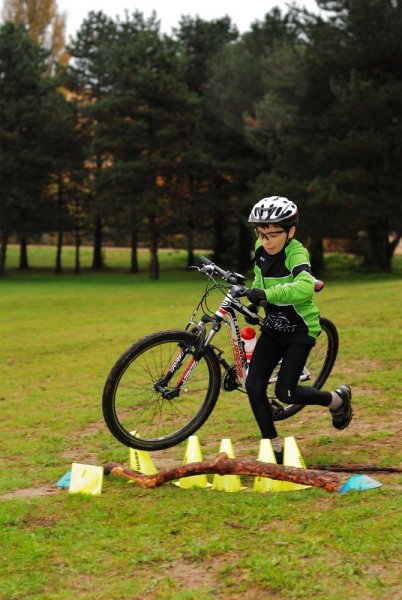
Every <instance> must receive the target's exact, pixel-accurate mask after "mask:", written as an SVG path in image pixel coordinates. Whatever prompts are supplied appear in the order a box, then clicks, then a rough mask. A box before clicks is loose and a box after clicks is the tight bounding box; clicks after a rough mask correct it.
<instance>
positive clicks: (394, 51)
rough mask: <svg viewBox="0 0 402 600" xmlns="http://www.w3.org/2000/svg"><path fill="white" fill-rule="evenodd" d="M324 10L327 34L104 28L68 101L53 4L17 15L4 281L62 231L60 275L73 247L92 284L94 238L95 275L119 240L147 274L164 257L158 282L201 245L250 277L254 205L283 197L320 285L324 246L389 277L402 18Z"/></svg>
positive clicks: (5, 144) (94, 27)
mask: <svg viewBox="0 0 402 600" xmlns="http://www.w3.org/2000/svg"><path fill="white" fill-rule="evenodd" d="M318 5H319V7H320V8H321V9H322V13H321V15H320V16H317V15H316V14H310V13H309V12H308V11H306V10H304V9H303V10H301V9H298V8H297V7H296V6H292V8H290V9H289V11H288V12H287V13H286V14H283V13H282V12H281V11H280V10H279V9H274V10H272V11H271V12H269V13H268V14H267V15H265V17H264V19H263V20H262V21H257V22H255V23H253V25H252V26H251V29H250V31H248V32H246V33H244V34H243V35H242V36H240V35H239V33H238V32H237V30H236V28H235V27H234V26H233V25H232V23H231V21H230V19H229V18H227V17H225V18H223V19H217V20H214V21H210V22H207V21H204V20H202V19H200V18H198V17H197V18H191V17H183V18H182V20H181V22H180V23H179V27H178V28H177V29H176V30H175V31H174V32H173V35H172V36H171V37H169V36H166V35H163V34H162V33H161V31H160V23H159V21H158V19H157V15H156V14H155V13H153V14H152V16H151V17H150V18H149V19H145V18H144V16H143V15H142V14H141V13H140V12H138V11H136V12H134V13H133V14H127V15H126V17H125V19H122V20H120V19H111V18H109V17H107V16H106V15H104V14H103V13H102V12H92V13H89V15H88V16H87V18H86V19H85V20H84V22H83V24H82V25H81V28H80V29H79V31H78V32H77V35H76V36H75V38H74V39H73V40H72V42H71V44H70V48H69V49H68V50H69V53H70V56H71V60H70V63H69V65H68V66H66V68H65V69H64V72H63V85H64V93H63V95H62V94H60V93H59V92H58V91H57V86H59V85H60V80H58V79H57V78H56V77H55V71H54V70H51V69H50V70H49V62H48V57H49V51H50V52H51V51H52V44H51V35H50V34H51V31H52V28H53V30H55V29H54V28H56V29H57V27H56V25H57V23H60V24H62V21H63V18H62V17H61V16H60V15H58V13H57V7H56V4H55V2H54V0H41V1H40V3H39V4H38V3H35V2H33V0H27V2H22V1H21V0H7V2H6V5H5V8H6V14H7V15H8V18H9V19H11V20H12V21H14V23H5V24H4V25H3V26H2V28H1V30H0V92H1V97H0V117H1V129H0V136H1V148H0V152H1V157H0V158H1V166H0V175H1V178H2V187H1V191H0V194H1V196H0V198H1V205H0V225H1V231H2V239H3V245H2V248H3V250H2V257H3V258H2V263H1V264H2V268H3V269H4V264H5V249H6V245H7V239H8V238H9V236H10V235H14V236H17V237H18V238H21V239H25V240H27V239H28V238H29V237H32V236H34V235H37V234H39V233H40V232H44V231H55V232H57V237H58V246H59V251H58V259H57V264H56V270H57V271H60V270H61V248H62V244H63V239H64V237H65V235H66V234H67V233H68V232H69V233H70V235H73V237H74V239H75V244H76V248H77V251H76V256H77V261H76V272H79V270H80V269H79V247H80V244H81V243H82V239H83V238H84V237H85V239H88V236H89V235H91V236H93V245H94V258H93V267H94V268H100V267H102V266H104V265H103V254H102V244H103V243H104V239H105V236H106V237H107V239H108V240H109V241H110V240H118V241H119V242H122V241H124V242H125V243H129V244H130V246H131V248H132V258H131V267H130V270H131V272H133V273H135V272H136V271H137V270H138V261H137V248H138V245H139V244H147V245H148V246H149V248H150V249H151V264H150V276H151V277H158V276H159V265H158V247H160V245H161V244H166V243H172V240H173V241H175V242H176V243H180V244H182V245H183V246H185V247H186V248H187V249H188V254H189V262H193V260H194V258H193V252H194V248H195V247H197V245H198V246H200V245H201V246H204V247H205V246H206V247H209V248H211V250H212V252H213V255H214V257H215V258H216V260H219V261H221V262H222V261H223V262H225V263H226V264H227V265H228V267H234V268H240V269H244V268H247V267H248V266H249V257H250V250H251V247H252V240H251V237H250V231H249V228H248V226H247V216H248V212H249V209H250V205H251V204H253V203H254V202H255V201H256V200H258V199H259V198H260V197H262V196H267V195H273V194H281V195H288V196H290V197H291V198H292V199H294V200H296V201H297V203H298V205H299V206H300V209H301V214H302V219H301V225H300V229H299V235H301V236H302V237H303V239H304V240H305V241H306V242H307V243H309V244H310V248H311V250H312V252H313V259H314V264H315V268H316V269H317V270H318V269H319V268H320V267H321V266H322V249H323V239H324V238H346V239H348V240H350V241H351V242H353V244H354V250H355V251H356V252H358V253H359V254H360V255H361V256H362V258H363V261H364V264H365V265H366V266H367V267H369V268H378V269H382V270H388V269H389V268H390V266H391V258H392V254H393V252H394V250H395V247H396V245H397V244H398V242H399V240H400V239H401V233H402V214H401V210H402V209H401V202H400V199H399V196H400V190H401V183H402V182H401V171H400V168H399V165H400V163H401V143H402V131H401V123H402V119H401V117H402V115H401V110H402V67H401V65H402V60H401V59H402V56H401V53H402V50H401V45H400V39H401V38H402V3H401V2H399V1H397V0H318ZM38 6H40V7H41V8H40V11H39V12H35V10H34V8H35V7H38ZM58 18H59V21H58V20H57V19H58ZM15 23H21V24H22V25H21V26H16V24H15ZM62 29H63V28H62V26H61V25H60V28H59V29H57V30H58V31H59V34H60V35H59V39H60V40H61V39H62ZM49 36H50V37H49ZM60 47H61V45H60V46H59V48H60ZM54 48H56V46H55V47H54ZM45 49H47V52H45ZM54 56H57V50H54Z"/></svg>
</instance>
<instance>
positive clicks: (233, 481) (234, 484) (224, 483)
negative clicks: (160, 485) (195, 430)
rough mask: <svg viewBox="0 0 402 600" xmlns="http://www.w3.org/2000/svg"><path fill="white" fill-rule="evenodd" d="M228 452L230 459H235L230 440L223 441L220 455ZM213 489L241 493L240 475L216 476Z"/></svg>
mask: <svg viewBox="0 0 402 600" xmlns="http://www.w3.org/2000/svg"><path fill="white" fill-rule="evenodd" d="M221 452H226V454H227V455H228V457H229V458H234V457H235V455H234V452H233V446H232V442H231V441H230V439H228V438H226V439H223V440H222V441H221V445H220V448H219V453H221ZM212 489H214V490H219V491H223V492H240V490H241V489H242V488H241V482H240V476H239V475H218V474H215V475H214V478H213V480H212Z"/></svg>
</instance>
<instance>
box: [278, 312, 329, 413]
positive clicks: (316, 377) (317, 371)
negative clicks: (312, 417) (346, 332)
mask: <svg viewBox="0 0 402 600" xmlns="http://www.w3.org/2000/svg"><path fill="white" fill-rule="evenodd" d="M320 325H321V329H322V331H321V334H320V335H319V337H318V339H317V342H316V345H315V346H314V347H313V348H312V349H311V352H310V355H309V357H308V359H307V363H306V366H305V368H304V372H303V375H302V380H301V381H300V385H309V386H312V387H315V388H317V389H321V388H322V386H323V385H324V383H325V382H326V380H327V379H328V377H329V375H330V373H331V371H332V368H333V366H334V364H335V360H336V356H337V354H338V347H339V336H338V332H337V329H336V327H335V325H334V324H333V323H332V321H330V320H329V319H326V318H325V317H321V318H320ZM269 400H270V402H271V407H272V412H273V417H274V421H282V420H284V419H288V418H289V417H292V416H293V415H295V414H296V413H298V412H299V411H300V410H302V408H304V405H301V404H285V405H282V404H281V403H280V402H279V401H278V400H277V399H276V398H269Z"/></svg>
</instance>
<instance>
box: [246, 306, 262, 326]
mask: <svg viewBox="0 0 402 600" xmlns="http://www.w3.org/2000/svg"><path fill="white" fill-rule="evenodd" d="M247 308H248V309H249V310H251V312H253V313H257V312H258V306H256V305H255V304H249V305H248V306H247ZM244 320H245V321H246V323H248V324H249V325H258V324H259V322H260V321H259V319H257V318H253V317H246V316H245V317H244Z"/></svg>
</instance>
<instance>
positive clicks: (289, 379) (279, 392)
mask: <svg viewBox="0 0 402 600" xmlns="http://www.w3.org/2000/svg"><path fill="white" fill-rule="evenodd" d="M311 348H312V346H309V345H307V344H299V343H296V342H292V343H290V344H289V345H288V346H287V348H286V350H285V353H284V356H283V359H282V365H281V369H280V371H279V376H278V381H277V383H276V387H275V394H276V396H277V398H278V399H279V400H280V401H281V402H284V403H285V404H303V405H307V404H318V405H320V406H329V405H330V403H331V401H332V395H331V393H330V392H324V391H321V390H317V389H316V388H313V387H309V386H301V385H299V378H300V375H301V373H302V371H303V368H304V365H305V364H306V361H307V358H308V355H309V354H310V350H311Z"/></svg>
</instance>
